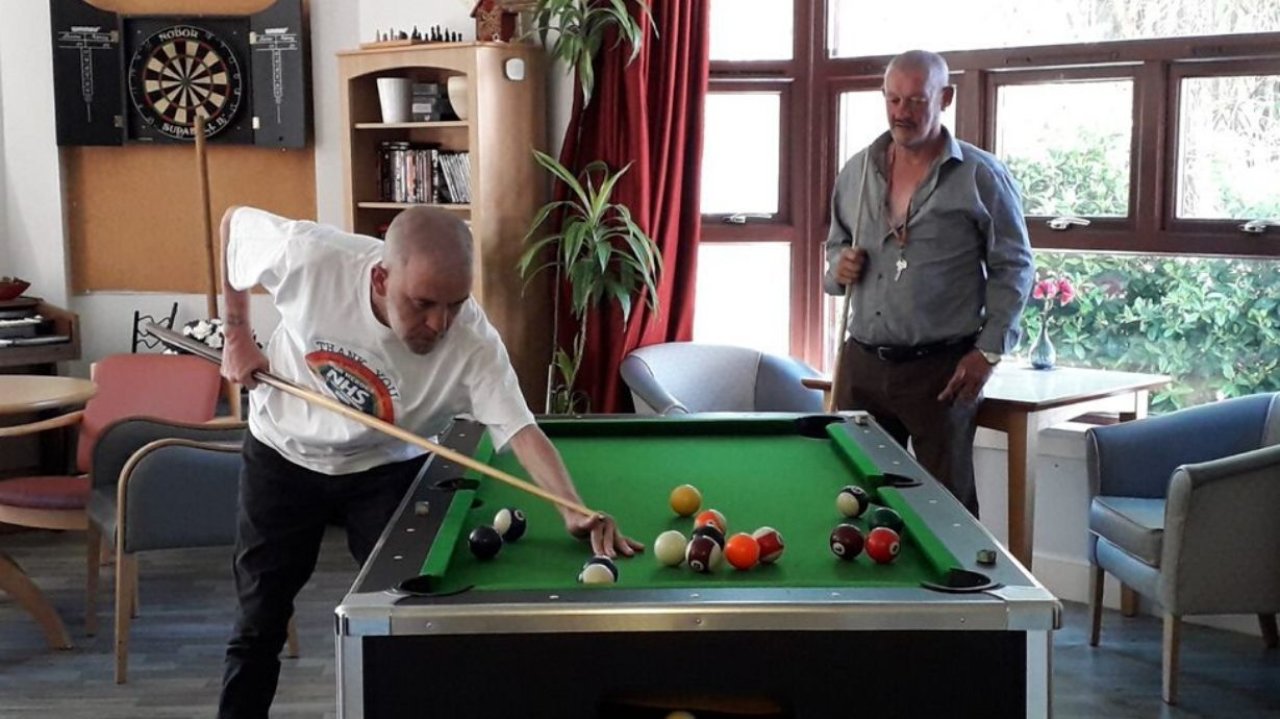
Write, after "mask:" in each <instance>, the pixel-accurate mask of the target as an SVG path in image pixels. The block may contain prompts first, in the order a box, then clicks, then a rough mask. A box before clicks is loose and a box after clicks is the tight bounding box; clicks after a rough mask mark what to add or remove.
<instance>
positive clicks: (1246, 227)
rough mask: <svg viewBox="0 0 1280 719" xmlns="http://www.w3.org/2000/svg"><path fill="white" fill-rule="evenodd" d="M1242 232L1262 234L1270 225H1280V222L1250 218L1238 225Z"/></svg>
mask: <svg viewBox="0 0 1280 719" xmlns="http://www.w3.org/2000/svg"><path fill="white" fill-rule="evenodd" d="M1238 227H1239V228H1240V231H1241V232H1247V233H1249V234H1251V235H1261V234H1262V233H1264V232H1266V231H1267V228H1268V227H1280V222H1277V221H1276V220H1249V221H1248V222H1246V223H1244V224H1243V225H1238Z"/></svg>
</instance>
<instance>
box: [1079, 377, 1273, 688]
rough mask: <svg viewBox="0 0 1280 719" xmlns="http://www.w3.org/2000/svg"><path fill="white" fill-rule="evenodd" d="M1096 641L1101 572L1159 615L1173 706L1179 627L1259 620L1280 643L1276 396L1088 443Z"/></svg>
mask: <svg viewBox="0 0 1280 719" xmlns="http://www.w3.org/2000/svg"><path fill="white" fill-rule="evenodd" d="M1086 445H1087V452H1088V459H1087V461H1088V471H1089V483H1090V491H1091V493H1092V495H1093V501H1092V504H1091V505H1090V508H1089V544H1090V560H1091V563H1092V570H1093V571H1092V573H1091V576H1090V584H1091V592H1090V594H1091V597H1090V605H1091V610H1092V622H1093V624H1092V631H1091V634H1090V644H1092V645H1094V646H1097V644H1098V638H1099V630H1100V625H1101V617H1102V590H1103V576H1104V572H1109V573H1110V574H1112V575H1113V576H1115V577H1116V578H1117V579H1119V580H1120V582H1121V583H1122V585H1123V586H1124V587H1126V591H1128V590H1132V591H1134V592H1137V593H1138V594H1140V595H1142V596H1145V597H1148V598H1150V599H1153V600H1155V601H1156V602H1157V603H1158V604H1159V605H1160V606H1161V608H1162V609H1163V610H1164V657H1163V664H1164V676H1163V695H1164V700H1165V701H1166V702H1167V703H1169V704H1174V703H1176V701H1177V670H1178V637H1179V629H1180V623H1181V619H1182V617H1184V616H1188V615H1194V614H1257V615H1258V622H1259V625H1260V626H1261V628H1262V634H1263V638H1264V640H1265V641H1266V644H1267V646H1268V647H1270V648H1275V647H1276V644H1277V633H1276V612H1277V611H1280V521H1278V520H1277V517H1280V394H1264V395H1254V396H1251V397H1242V398H1239V399H1232V400H1226V401H1223V402H1216V403H1214V404H1208V405H1201V406H1198V407H1192V408H1190V409H1185V410H1182V411H1179V412H1174V413H1172V414H1167V415H1163V416H1160V417H1151V418H1148V419H1144V420H1140V421H1137V422H1129V423H1125V424H1118V425H1112V426H1108V427H1098V428H1095V429H1091V430H1089V432H1088V433H1087V435H1086Z"/></svg>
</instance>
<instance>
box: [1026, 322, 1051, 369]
mask: <svg viewBox="0 0 1280 719" xmlns="http://www.w3.org/2000/svg"><path fill="white" fill-rule="evenodd" d="M1030 360H1031V366H1032V367H1034V368H1035V369H1053V365H1054V364H1055V363H1056V362H1057V361H1058V352H1057V350H1055V349H1054V348H1053V340H1051V339H1049V320H1048V319H1045V321H1044V322H1041V323H1040V334H1038V335H1036V341H1035V344H1033V345H1031V353H1030Z"/></svg>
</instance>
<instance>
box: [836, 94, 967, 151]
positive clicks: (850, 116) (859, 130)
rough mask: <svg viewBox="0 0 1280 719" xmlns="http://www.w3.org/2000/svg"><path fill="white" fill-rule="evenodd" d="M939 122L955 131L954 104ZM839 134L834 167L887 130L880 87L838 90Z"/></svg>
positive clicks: (887, 123) (887, 122) (837, 126)
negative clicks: (848, 90)
mask: <svg viewBox="0 0 1280 719" xmlns="http://www.w3.org/2000/svg"><path fill="white" fill-rule="evenodd" d="M942 124H943V125H946V126H947V129H948V130H951V131H952V134H954V133H955V128H956V104H955V103H954V102H953V103H951V107H948V108H947V109H946V111H945V112H943V113H942ZM836 128H837V132H838V133H839V134H840V136H839V138H838V139H837V142H836V148H837V150H836V151H837V152H838V153H839V154H838V156H837V159H838V162H837V163H836V168H837V169H839V168H841V167H844V163H845V162H847V161H848V160H849V158H850V157H853V155H854V154H855V153H857V152H858V151H859V150H861V149H862V148H864V147H866V146H867V145H870V144H871V141H872V140H874V139H876V138H877V137H879V136H880V135H882V134H884V132H885V131H886V130H888V129H889V119H888V111H887V110H886V109H885V106H884V95H883V94H881V92H880V91H879V90H856V91H853V92H842V93H840V120H839V122H838V123H837V124H836Z"/></svg>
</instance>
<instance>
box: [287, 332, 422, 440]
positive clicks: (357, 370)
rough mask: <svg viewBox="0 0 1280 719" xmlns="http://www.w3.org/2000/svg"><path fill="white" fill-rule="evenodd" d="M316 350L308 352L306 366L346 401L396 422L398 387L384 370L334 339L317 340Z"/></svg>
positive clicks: (374, 414)
mask: <svg viewBox="0 0 1280 719" xmlns="http://www.w3.org/2000/svg"><path fill="white" fill-rule="evenodd" d="M315 344H316V347H317V349H316V350H314V351H312V352H309V353H307V366H308V367H310V368H311V371H312V372H314V373H315V374H316V376H317V377H319V378H320V379H322V380H324V384H325V386H326V387H328V388H329V391H330V392H332V393H333V396H334V398H336V399H337V400H338V401H339V402H342V403H343V404H345V405H347V406H349V407H354V408H355V409H358V410H360V411H361V412H364V413H365V414H368V415H372V416H374V417H377V418H378V419H380V420H382V421H384V422H391V423H394V422H395V421H396V407H395V400H396V399H397V398H399V396H400V392H399V389H398V388H397V387H396V386H395V383H394V382H392V381H391V378H390V377H388V376H387V375H386V374H384V373H383V372H380V371H378V370H376V369H373V368H372V367H370V366H369V363H368V362H367V361H366V360H365V358H364V357H361V356H360V355H359V354H358V353H356V352H353V351H351V350H349V349H346V348H344V347H338V346H337V345H335V344H333V343H331V342H324V341H320V340H317V341H316V343H315Z"/></svg>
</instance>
